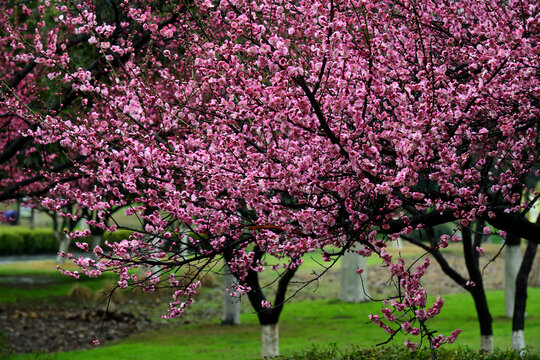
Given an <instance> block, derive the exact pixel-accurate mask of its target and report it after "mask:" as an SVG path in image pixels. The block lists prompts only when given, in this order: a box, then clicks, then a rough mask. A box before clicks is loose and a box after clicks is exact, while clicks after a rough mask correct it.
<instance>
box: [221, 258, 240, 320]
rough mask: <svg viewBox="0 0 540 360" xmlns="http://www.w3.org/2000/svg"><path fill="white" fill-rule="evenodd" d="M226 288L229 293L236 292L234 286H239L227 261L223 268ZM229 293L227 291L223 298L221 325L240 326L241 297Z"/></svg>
mask: <svg viewBox="0 0 540 360" xmlns="http://www.w3.org/2000/svg"><path fill="white" fill-rule="evenodd" d="M223 271H224V280H225V284H224V285H225V288H226V289H228V290H229V291H231V292H232V291H234V290H233V289H234V287H233V285H235V284H238V280H237V279H236V276H234V274H233V273H232V272H231V268H230V266H229V264H228V263H227V261H225V266H224V267H223ZM229 291H227V290H226V291H225V295H224V298H223V316H222V317H221V325H238V324H240V297H239V296H230V295H229Z"/></svg>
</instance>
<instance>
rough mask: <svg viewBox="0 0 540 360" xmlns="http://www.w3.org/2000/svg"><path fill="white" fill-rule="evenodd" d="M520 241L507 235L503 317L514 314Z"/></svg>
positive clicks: (519, 262)
mask: <svg viewBox="0 0 540 360" xmlns="http://www.w3.org/2000/svg"><path fill="white" fill-rule="evenodd" d="M520 243H521V239H520V238H518V237H515V236H512V235H508V239H507V241H506V250H505V254H504V300H505V301H504V304H505V307H504V308H505V315H506V317H507V318H509V319H510V318H512V315H513V314H514V297H515V294H516V277H517V274H518V271H519V266H520V264H521V246H520V245H521V244H520Z"/></svg>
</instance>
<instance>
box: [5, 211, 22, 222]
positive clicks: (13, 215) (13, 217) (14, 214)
mask: <svg viewBox="0 0 540 360" xmlns="http://www.w3.org/2000/svg"><path fill="white" fill-rule="evenodd" d="M4 218H6V220H7V222H8V224H11V225H17V220H18V219H19V213H18V211H17V210H6V211H4Z"/></svg>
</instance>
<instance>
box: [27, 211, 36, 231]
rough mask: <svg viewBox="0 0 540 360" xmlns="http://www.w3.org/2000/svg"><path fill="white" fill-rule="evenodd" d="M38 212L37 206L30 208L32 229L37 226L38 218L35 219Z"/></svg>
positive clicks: (30, 225) (29, 225)
mask: <svg viewBox="0 0 540 360" xmlns="http://www.w3.org/2000/svg"><path fill="white" fill-rule="evenodd" d="M35 214H36V209H35V208H33V207H32V208H30V219H29V223H28V227H29V228H30V229H33V228H34V227H35V226H36V219H35V216H36V215H35Z"/></svg>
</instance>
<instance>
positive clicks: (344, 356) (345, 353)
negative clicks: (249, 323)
mask: <svg viewBox="0 0 540 360" xmlns="http://www.w3.org/2000/svg"><path fill="white" fill-rule="evenodd" d="M433 355H435V357H433ZM433 358H435V359H440V360H465V359H475V360H537V359H540V357H539V356H538V355H524V356H520V355H519V353H518V352H516V351H512V350H496V351H494V352H493V353H490V354H489V353H486V352H481V351H480V352H479V351H473V350H470V349H467V348H466V349H453V350H445V349H444V348H441V349H438V350H436V351H435V352H434V353H432V352H431V351H430V350H429V349H427V348H425V349H422V350H421V351H415V352H412V353H411V352H410V351H409V350H407V349H406V348H405V346H385V347H375V348H368V349H352V350H340V349H338V348H337V347H335V346H334V347H332V348H328V349H325V348H318V347H314V348H313V349H311V350H309V351H307V352H304V353H299V354H295V355H292V356H282V357H280V358H279V359H281V360H378V359H399V360H427V359H433Z"/></svg>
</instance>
